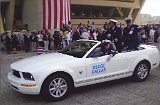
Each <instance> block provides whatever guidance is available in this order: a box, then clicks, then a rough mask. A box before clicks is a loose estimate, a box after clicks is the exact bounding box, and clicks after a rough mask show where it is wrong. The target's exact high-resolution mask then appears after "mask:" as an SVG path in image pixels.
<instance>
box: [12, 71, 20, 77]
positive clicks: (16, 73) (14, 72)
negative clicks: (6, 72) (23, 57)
mask: <svg viewBox="0 0 160 105" xmlns="http://www.w3.org/2000/svg"><path fill="white" fill-rule="evenodd" d="M13 75H14V76H16V77H18V78H21V76H20V74H19V71H16V70H13Z"/></svg>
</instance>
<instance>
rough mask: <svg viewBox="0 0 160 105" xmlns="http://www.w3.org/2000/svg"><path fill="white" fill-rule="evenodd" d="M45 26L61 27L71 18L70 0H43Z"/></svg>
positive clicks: (49, 27) (48, 27) (47, 27)
mask: <svg viewBox="0 0 160 105" xmlns="http://www.w3.org/2000/svg"><path fill="white" fill-rule="evenodd" d="M42 4H43V28H46V29H60V28H62V26H63V24H68V21H70V20H71V15H70V14H71V1H70V0H43V3H42Z"/></svg>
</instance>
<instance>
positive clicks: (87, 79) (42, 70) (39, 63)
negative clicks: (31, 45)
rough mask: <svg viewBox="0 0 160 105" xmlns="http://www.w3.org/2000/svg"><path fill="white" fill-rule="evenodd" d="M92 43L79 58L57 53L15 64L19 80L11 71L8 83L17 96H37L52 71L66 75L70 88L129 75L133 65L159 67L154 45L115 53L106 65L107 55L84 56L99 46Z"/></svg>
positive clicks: (159, 59)
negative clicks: (146, 62) (141, 64)
mask: <svg viewBox="0 0 160 105" xmlns="http://www.w3.org/2000/svg"><path fill="white" fill-rule="evenodd" d="M92 42H93V41H92ZM94 42H96V44H95V45H94V46H93V47H92V48H91V49H90V50H89V51H88V52H87V53H86V54H85V55H84V56H83V57H82V58H76V57H73V56H69V55H65V54H61V53H49V54H42V55H38V56H34V57H30V58H26V59H22V60H20V61H17V62H15V63H13V64H11V66H10V67H11V68H12V69H13V70H16V71H18V72H19V74H20V78H18V77H16V76H15V75H13V71H11V72H9V73H8V81H9V83H10V84H11V85H12V87H13V88H14V89H15V90H17V91H19V92H21V93H24V94H40V91H41V87H42V84H43V82H44V81H45V79H46V78H47V77H48V76H49V75H51V74H53V73H56V72H65V73H67V74H69V75H70V76H71V77H72V79H73V82H74V86H75V87H80V86H85V85H90V84H96V83H100V82H104V81H109V80H114V79H119V78H124V77H129V76H132V74H133V72H134V69H135V67H136V65H137V64H138V63H139V62H141V61H143V60H146V61H148V62H149V63H150V67H151V70H153V69H155V68H157V67H158V66H159V63H160V55H159V51H158V49H157V48H156V46H150V45H141V47H142V48H144V49H143V50H137V51H131V52H124V53H118V54H117V55H115V56H114V57H113V58H112V59H111V60H110V61H109V62H107V61H106V59H107V57H108V56H109V55H105V56H101V57H93V58H92V57H91V58H88V57H87V56H88V55H89V54H90V53H91V51H92V50H93V49H95V48H96V47H97V46H98V45H99V44H100V43H101V42H99V41H94ZM22 72H26V73H30V74H32V76H33V77H34V80H33V81H31V80H26V79H24V78H23V75H22ZM22 84H24V85H22ZM26 84H28V85H26Z"/></svg>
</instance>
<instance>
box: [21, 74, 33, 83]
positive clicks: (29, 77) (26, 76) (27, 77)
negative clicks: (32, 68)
mask: <svg viewBox="0 0 160 105" xmlns="http://www.w3.org/2000/svg"><path fill="white" fill-rule="evenodd" d="M22 75H23V78H24V79H26V80H32V81H34V77H33V75H32V74H31V73H25V72H22Z"/></svg>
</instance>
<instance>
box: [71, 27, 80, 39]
mask: <svg viewBox="0 0 160 105" xmlns="http://www.w3.org/2000/svg"><path fill="white" fill-rule="evenodd" d="M79 39H81V37H80V32H79V30H78V29H77V30H76V31H75V32H74V34H73V37H72V41H76V40H79Z"/></svg>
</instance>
